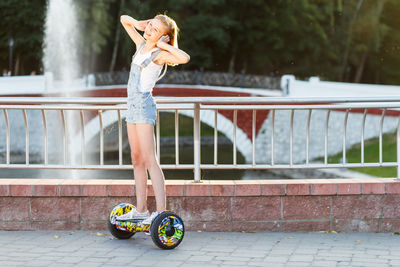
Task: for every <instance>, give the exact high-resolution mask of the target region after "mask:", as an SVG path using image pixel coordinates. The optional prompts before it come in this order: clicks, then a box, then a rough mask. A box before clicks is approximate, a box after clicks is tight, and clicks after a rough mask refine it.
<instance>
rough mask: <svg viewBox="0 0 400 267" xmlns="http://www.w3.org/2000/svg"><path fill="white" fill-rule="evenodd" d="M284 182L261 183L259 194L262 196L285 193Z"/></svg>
mask: <svg viewBox="0 0 400 267" xmlns="http://www.w3.org/2000/svg"><path fill="white" fill-rule="evenodd" d="M285 187H286V186H285V185H284V184H262V185H261V195H263V196H282V195H285V194H286V188H285Z"/></svg>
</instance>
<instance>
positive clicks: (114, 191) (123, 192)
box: [108, 184, 134, 197]
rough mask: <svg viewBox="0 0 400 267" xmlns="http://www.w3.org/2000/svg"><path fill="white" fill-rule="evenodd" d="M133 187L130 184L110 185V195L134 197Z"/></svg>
mask: <svg viewBox="0 0 400 267" xmlns="http://www.w3.org/2000/svg"><path fill="white" fill-rule="evenodd" d="M133 192H134V188H133V185H130V184H123V185H122V184H118V185H111V184H110V185H108V195H109V196H127V197H131V196H134V193H133Z"/></svg>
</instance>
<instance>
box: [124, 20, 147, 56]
mask: <svg viewBox="0 0 400 267" xmlns="http://www.w3.org/2000/svg"><path fill="white" fill-rule="evenodd" d="M148 22H149V20H141V21H138V20H135V19H134V18H132V17H130V16H128V15H122V16H121V23H122V26H124V28H125V30H126V32H127V33H128V35H129V37H131V39H132V41H133V42H134V43H135V44H136V49H137V48H138V47H139V45H140V44H142V43H143V42H144V41H145V40H144V38H143V36H142V35H140V34H139V33H138V32H137V31H136V29H138V30H139V31H144V29H145V28H146V25H147V23H148Z"/></svg>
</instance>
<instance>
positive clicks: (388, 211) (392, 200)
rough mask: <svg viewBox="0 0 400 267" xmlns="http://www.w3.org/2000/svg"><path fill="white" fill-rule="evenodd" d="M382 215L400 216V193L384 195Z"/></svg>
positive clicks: (388, 216) (387, 216)
mask: <svg viewBox="0 0 400 267" xmlns="http://www.w3.org/2000/svg"><path fill="white" fill-rule="evenodd" d="M382 217H383V218H387V219H389V218H392V219H395V218H400V195H386V196H383V197H382Z"/></svg>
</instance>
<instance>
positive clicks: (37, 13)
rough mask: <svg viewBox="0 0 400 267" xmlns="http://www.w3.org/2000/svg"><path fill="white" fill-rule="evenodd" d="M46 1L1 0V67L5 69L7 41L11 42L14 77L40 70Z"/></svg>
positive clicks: (7, 49) (6, 64)
mask: <svg viewBox="0 0 400 267" xmlns="http://www.w3.org/2000/svg"><path fill="white" fill-rule="evenodd" d="M45 4H46V1H45V0H2V1H0V17H1V20H0V62H1V63H0V65H1V68H2V69H8V57H9V48H8V40H9V39H10V38H13V39H14V49H13V62H14V63H13V66H14V68H13V69H14V70H13V73H14V75H21V74H29V73H30V72H31V71H33V70H36V71H37V72H38V71H39V69H40V68H42V63H41V58H42V42H43V31H44V29H43V27H44V19H45V16H44V10H45Z"/></svg>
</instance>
